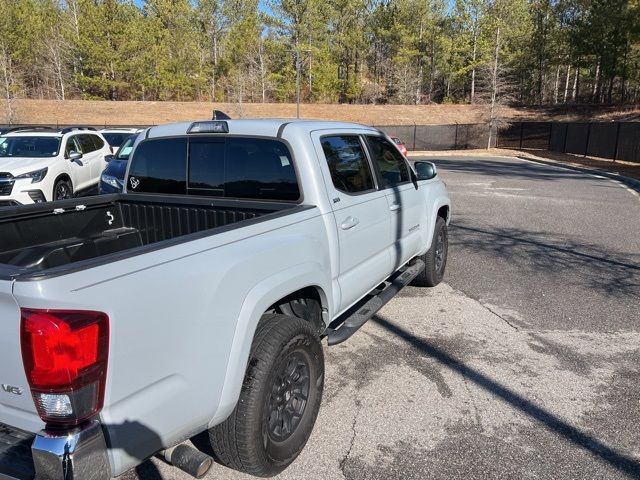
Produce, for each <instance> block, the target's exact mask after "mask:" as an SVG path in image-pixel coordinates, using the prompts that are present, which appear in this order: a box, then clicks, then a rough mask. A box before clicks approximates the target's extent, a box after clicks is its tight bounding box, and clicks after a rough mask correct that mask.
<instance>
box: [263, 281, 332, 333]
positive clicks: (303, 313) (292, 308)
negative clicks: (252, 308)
mask: <svg viewBox="0 0 640 480" xmlns="http://www.w3.org/2000/svg"><path fill="white" fill-rule="evenodd" d="M323 311H325V312H326V311H328V299H327V296H326V294H325V292H324V290H323V289H322V288H321V287H319V286H309V287H304V288H301V289H299V290H296V291H295V292H292V293H290V294H289V295H286V296H284V297H282V298H280V299H279V300H278V301H276V302H274V304H273V305H272V306H271V307H270V308H269V309H267V311H266V312H265V313H270V312H272V313H281V314H284V315H288V316H292V317H298V318H302V319H303V320H305V321H307V322H309V323H311V324H312V325H313V327H314V330H315V331H316V332H317V333H318V335H321V334H322V333H323V332H324V331H325V329H326V327H327V326H326V324H325V322H324V319H323Z"/></svg>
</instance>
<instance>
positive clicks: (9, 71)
mask: <svg viewBox="0 0 640 480" xmlns="http://www.w3.org/2000/svg"><path fill="white" fill-rule="evenodd" d="M0 82H1V84H2V85H1V88H2V96H3V100H4V104H5V122H6V123H8V124H12V123H16V122H17V121H18V114H17V112H16V108H15V102H14V99H15V97H16V95H17V93H18V90H19V83H18V74H17V72H16V69H15V67H14V65H13V61H12V59H11V55H9V52H8V51H7V49H6V47H5V46H4V45H0Z"/></svg>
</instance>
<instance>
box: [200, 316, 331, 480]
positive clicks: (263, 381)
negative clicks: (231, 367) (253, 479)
mask: <svg viewBox="0 0 640 480" xmlns="http://www.w3.org/2000/svg"><path fill="white" fill-rule="evenodd" d="M323 386H324V355H323V352H322V345H321V343H320V339H319V337H318V335H317V333H316V332H315V331H314V328H313V326H312V325H311V324H310V323H309V322H307V321H304V320H302V319H299V318H296V317H290V316H287V315H279V314H268V315H264V316H263V317H262V319H261V321H260V324H259V325H258V328H257V330H256V335H255V337H254V340H253V345H252V347H251V354H250V357H249V363H248V366H247V372H246V374H245V379H244V383H243V385H242V391H241V393H240V398H239V400H238V404H237V405H236V408H235V409H234V411H233V412H232V413H231V415H230V416H229V418H227V420H225V421H224V422H223V423H222V424H220V425H217V426H215V427H213V428H212V429H210V430H209V439H210V441H211V446H212V448H213V451H214V452H215V456H216V458H217V460H218V461H219V462H220V463H222V464H224V465H226V466H227V467H230V468H233V469H235V470H239V471H241V472H245V473H249V474H251V475H255V476H260V477H270V476H273V475H276V474H278V473H280V472H281V471H282V470H284V469H285V468H286V467H287V466H289V464H291V463H292V462H293V461H294V460H295V459H296V457H297V456H298V455H299V454H300V452H301V451H302V449H303V447H304V446H305V444H306V443H307V440H308V439H309V436H310V435H311V431H312V430H313V426H314V424H315V421H316V417H317V415H318V410H319V409H320V401H321V399H322V389H323Z"/></svg>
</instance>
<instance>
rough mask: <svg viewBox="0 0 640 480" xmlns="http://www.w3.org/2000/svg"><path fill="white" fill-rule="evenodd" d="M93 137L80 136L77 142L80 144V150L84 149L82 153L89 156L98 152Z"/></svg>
mask: <svg viewBox="0 0 640 480" xmlns="http://www.w3.org/2000/svg"><path fill="white" fill-rule="evenodd" d="M92 137H93V135H87V134H84V135H78V136H77V137H76V140H77V141H78V143H80V148H82V153H84V154H87V153H91V152H93V151H95V150H96V146H95V144H94V143H93V140H92Z"/></svg>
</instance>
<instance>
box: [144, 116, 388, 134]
mask: <svg viewBox="0 0 640 480" xmlns="http://www.w3.org/2000/svg"><path fill="white" fill-rule="evenodd" d="M211 122H213V123H226V125H227V126H228V134H229V135H253V136H265V137H279V136H281V135H282V133H283V131H284V130H285V129H288V128H291V127H293V128H295V129H296V130H297V132H298V133H305V132H306V133H310V132H313V131H316V130H327V129H345V130H366V131H370V132H377V131H378V130H377V129H376V128H374V127H371V126H367V125H360V124H357V123H350V122H337V121H329V120H301V119H272V118H269V119H242V120H201V121H193V122H178V123H169V124H166V125H157V126H154V127H150V128H149V129H148V130H147V131H146V133H145V136H146V137H147V138H158V137H172V136H177V135H186V134H187V133H189V129H190V128H191V127H192V125H194V124H198V123H211ZM213 134H215V133H213ZM191 135H198V133H192V134H191Z"/></svg>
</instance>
